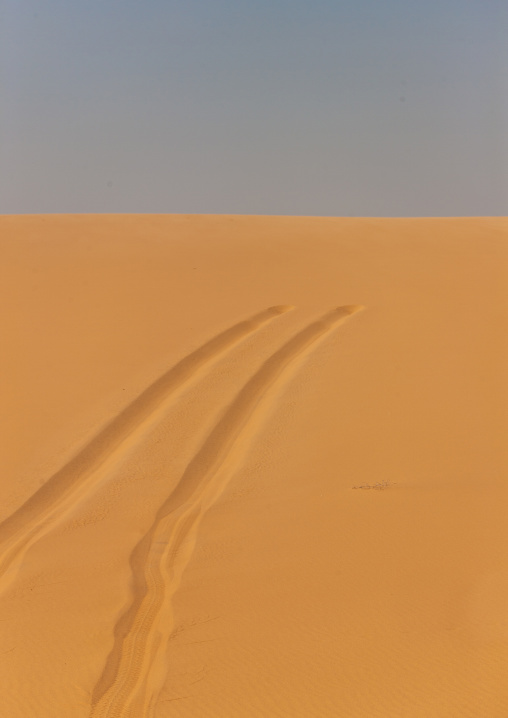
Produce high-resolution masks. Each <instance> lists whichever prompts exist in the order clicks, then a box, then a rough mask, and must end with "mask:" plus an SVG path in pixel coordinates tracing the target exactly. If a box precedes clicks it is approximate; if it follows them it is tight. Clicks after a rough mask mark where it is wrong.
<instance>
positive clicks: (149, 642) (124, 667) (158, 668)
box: [90, 306, 362, 718]
mask: <svg viewBox="0 0 508 718" xmlns="http://www.w3.org/2000/svg"><path fill="white" fill-rule="evenodd" d="M359 309H362V307H357V306H355V307H339V308H338V309H335V310H333V311H332V312H329V313H328V314H326V315H325V316H324V317H323V318H321V319H320V320H318V321H316V322H313V323H312V324H310V325H309V326H307V327H306V328H305V329H303V330H302V331H300V332H299V333H298V334H296V336H294V337H293V338H292V339H290V340H289V341H288V342H287V343H286V344H285V345H284V346H283V347H282V348H281V349H279V350H278V351H276V352H275V353H274V354H273V355H272V356H271V357H269V359H267V360H266V361H265V362H264V364H263V365H262V366H261V368H260V369H259V370H258V371H257V372H256V373H255V374H254V376H253V377H252V378H251V379H250V380H249V381H248V382H247V383H246V384H245V386H244V387H243V389H242V390H241V391H240V392H239V394H238V395H237V396H236V398H235V399H234V401H233V402H232V403H231V404H230V406H229V407H228V409H227V410H226V412H225V414H224V415H223V416H222V418H221V419H220V420H219V421H218V423H217V424H216V426H215V427H214V429H213V430H212V431H211V433H210V434H209V436H208V438H207V439H206V441H205V442H204V444H203V446H202V447H201V449H200V450H199V451H198V452H197V454H196V455H195V457H194V458H193V459H192V461H191V462H190V463H189V465H188V466H187V469H186V470H185V472H184V473H183V475H182V477H181V479H180V481H179V482H178V484H177V486H176V487H175V489H174V490H173V491H172V493H171V494H170V496H169V497H168V498H167V500H166V501H165V502H164V503H163V504H162V506H161V507H160V508H159V510H158V512H157V514H156V517H155V520H154V523H153V524H152V526H151V528H150V529H149V530H148V532H147V533H146V534H145V536H144V537H143V538H142V539H141V541H140V542H139V543H138V544H137V546H136V547H135V548H134V550H133V552H132V554H131V558H130V565H131V572H132V587H133V588H132V591H133V595H132V602H131V604H130V606H129V608H128V609H127V611H126V612H125V613H124V614H123V615H122V616H121V617H120V619H119V620H118V622H117V624H116V626H115V640H114V645H113V649H112V651H111V653H110V655H109V657H108V659H107V661H106V666H105V668H104V671H103V674H102V676H101V677H100V679H99V681H98V683H97V685H96V687H95V690H94V694H93V697H92V709H91V713H90V718H146V717H147V716H149V715H151V714H152V712H153V708H154V706H155V705H156V700H157V696H158V694H159V692H160V690H161V688H162V685H163V681H164V678H165V661H166V648H167V644H168V641H169V640H170V637H171V634H172V631H173V615H172V604H171V597H172V596H173V595H174V593H175V591H176V590H177V589H178V587H179V585H180V580H181V576H182V573H183V571H184V569H185V566H186V565H187V563H188V561H189V560H190V557H191V555H192V552H193V549H194V545H195V540H196V535H197V529H198V526H199V523H200V520H201V517H202V516H203V514H204V513H205V511H206V509H207V508H208V507H209V506H210V505H211V504H212V503H213V501H214V500H215V499H216V498H217V496H218V495H219V494H220V493H221V491H222V490H223V488H224V486H225V485H226V484H227V480H228V478H229V477H226V478H225V479H224V478H223V480H222V483H221V481H220V480H218V478H217V477H219V478H220V475H221V473H224V472H222V470H223V469H224V468H225V467H226V464H227V462H228V459H229V457H230V454H231V453H232V450H233V448H234V447H235V445H236V444H237V442H238V440H239V438H240V436H242V435H243V434H245V433H247V432H246V429H247V428H248V427H249V425H250V423H251V419H252V417H253V415H254V414H255V413H256V410H257V409H258V407H259V406H260V404H261V403H262V401H263V400H264V398H265V396H266V394H267V392H268V390H269V389H270V388H271V387H272V386H273V385H274V384H275V383H276V382H277V380H278V379H279V378H281V377H282V376H284V377H285V378H287V375H288V373H289V372H288V370H289V368H290V366H291V365H292V364H293V363H294V362H295V361H296V360H297V359H298V358H301V357H302V356H303V355H305V354H307V353H309V352H310V351H311V350H312V348H313V346H314V345H315V343H316V342H317V341H318V340H319V339H321V338H322V337H324V336H326V335H327V334H329V333H330V332H331V331H332V330H333V329H334V328H335V327H337V326H338V325H339V324H341V323H342V322H343V321H344V320H345V319H347V318H348V317H349V316H350V315H351V314H353V313H354V312H356V311H358V310H359ZM252 433H253V431H252V430H251V432H250V435H252ZM250 435H249V436H250ZM161 546H164V548H163V549H161Z"/></svg>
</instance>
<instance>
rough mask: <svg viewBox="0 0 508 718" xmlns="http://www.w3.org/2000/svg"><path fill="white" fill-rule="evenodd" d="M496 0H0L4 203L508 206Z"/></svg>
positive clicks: (126, 207)
mask: <svg viewBox="0 0 508 718" xmlns="http://www.w3.org/2000/svg"><path fill="white" fill-rule="evenodd" d="M507 37H508V3H507V2H506V0H425V1H424V2H422V1H421V0H418V2H417V1H416V0H179V1H175V0H144V1H143V2H141V1H140V0H136V1H134V0H86V2H70V1H69V0H45V1H44V2H40V0H22V1H21V2H20V0H1V4H0V48H1V49H0V95H1V97H0V106H1V109H0V213H3V214H25V213H26V214H33V213H68V212H69V213H88V212H100V213H101V212H106V213H109V212H134V213H145V212H156V213H192V214H194V213H199V214H201V213H206V214H209V213H212V214H223V213H225V214H267V215H276V214H280V215H314V216H376V217H395V216H406V217H407V216H418V217H421V216H481V215H487V216H489V215H507V214H508V42H507Z"/></svg>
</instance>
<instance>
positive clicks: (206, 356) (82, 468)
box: [0, 306, 293, 590]
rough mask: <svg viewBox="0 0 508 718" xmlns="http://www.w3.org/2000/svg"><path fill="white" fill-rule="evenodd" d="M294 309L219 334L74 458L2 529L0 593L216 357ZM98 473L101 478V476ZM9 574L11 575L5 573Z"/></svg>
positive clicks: (256, 317) (267, 312) (282, 308)
mask: <svg viewBox="0 0 508 718" xmlns="http://www.w3.org/2000/svg"><path fill="white" fill-rule="evenodd" d="M292 308H293V307H290V306H280V307H270V308H269V309H266V310H264V311H262V312H259V313H258V314H255V315H254V316H253V317H251V318H250V319H247V320H245V321H242V322H239V323H238V324H235V325H234V326H232V327H230V328H229V329H226V330H225V331H224V332H221V333H220V334H218V335H217V336H215V337H214V338H213V339H210V341H208V342H206V343H205V344H203V346H201V347H200V348H199V349H196V350H195V351H193V352H192V353H191V354H188V355H187V356H186V357H185V358H184V359H182V360H181V361H180V362H178V364H176V365H175V366H174V367H172V368H171V369H169V371H167V372H166V373H165V374H163V375H162V376H161V377H159V379H157V380H156V381H155V382H154V383H153V384H151V385H150V386H149V387H148V388H147V389H145V390H144V391H143V392H142V393H141V394H140V395H139V396H138V397H137V398H136V399H134V401H133V402H132V403H131V404H129V405H128V406H127V407H126V408H125V409H123V410H122V411H121V412H120V413H119V414H118V415H117V416H116V417H115V418H114V419H112V420H111V421H110V423H109V424H108V425H107V426H106V427H105V428H104V429H102V430H101V431H100V432H99V433H98V434H97V435H96V436H95V437H94V438H93V439H92V440H91V441H90V442H89V443H88V444H87V445H86V446H85V447H84V448H83V449H82V450H81V451H80V452H79V453H78V454H76V456H74V457H73V458H72V459H71V460H70V461H69V462H68V463H67V464H65V466H63V467H62V468H61V469H59V470H58V471H57V472H56V473H55V474H53V476H51V477H50V478H49V479H48V480H47V481H46V483H45V484H44V485H43V486H41V488H40V489H38V491H36V492H35V493H34V494H33V495H32V496H31V497H30V498H29V499H27V501H25V503H24V504H23V505H22V506H20V508H19V509H17V511H15V512H14V513H13V514H11V516H9V517H8V518H7V519H5V520H4V521H3V522H2V523H1V524H0V590H1V589H2V588H5V586H6V585H8V583H9V582H10V580H12V578H13V575H14V569H15V568H16V567H17V566H19V564H20V562H21V561H22V559H23V556H24V554H25V553H26V551H27V550H28V548H29V547H30V546H31V545H32V544H33V543H34V542H35V541H37V540H38V539H40V538H41V537H42V536H43V535H44V534H46V533H48V532H49V531H50V530H51V529H53V528H54V527H55V526H56V525H57V524H58V523H59V522H60V521H61V520H62V519H63V518H64V517H65V515H66V513H67V512H68V511H69V509H72V508H74V507H75V506H76V505H78V504H79V502H80V501H81V500H82V499H83V498H86V497H88V496H89V494H90V493H91V492H92V491H93V490H94V489H95V488H96V486H97V483H98V481H99V480H100V478H101V476H102V473H104V470H105V469H107V468H108V467H109V466H112V467H114V464H115V463H117V462H118V461H119V460H120V459H121V458H122V457H123V455H124V454H125V453H127V452H128V451H129V450H130V449H131V448H132V446H133V445H134V444H135V443H136V442H137V440H138V439H139V438H140V436H141V435H142V434H143V433H144V432H145V430H146V428H147V427H148V426H151V425H152V423H153V422H154V421H155V420H156V419H157V417H158V414H159V411H160V410H163V409H165V408H166V406H167V402H168V400H169V399H170V398H171V397H173V396H174V395H175V394H177V393H178V392H179V391H180V390H181V389H183V388H184V387H185V386H187V385H188V384H189V383H190V382H191V381H192V380H193V379H194V378H195V377H196V376H198V375H199V374H200V373H201V371H202V370H204V369H206V368H207V367H208V366H209V365H210V364H211V363H212V362H213V361H214V360H215V359H216V358H217V357H219V356H220V355H221V354H224V353H225V352H227V351H228V350H229V349H232V348H233V347H234V346H236V345H237V344H238V343H239V342H241V341H242V340H243V339H245V338H246V337H248V336H249V335H250V334H253V333H254V332H256V331H257V330H258V329H260V328H261V327H262V326H263V325H265V324H266V323H268V322H270V321H272V320H273V319H275V318H276V317H278V316H279V315H281V314H283V313H285V312H287V311H289V310H291V309H292ZM101 472H102V473H101ZM9 569H12V570H11V571H9Z"/></svg>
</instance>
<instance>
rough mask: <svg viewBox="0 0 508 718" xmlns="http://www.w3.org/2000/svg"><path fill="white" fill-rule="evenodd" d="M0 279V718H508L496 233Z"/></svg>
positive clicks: (64, 221) (500, 230)
mask: <svg viewBox="0 0 508 718" xmlns="http://www.w3.org/2000/svg"><path fill="white" fill-rule="evenodd" d="M0 253H1V262H0V307H1V314H2V320H1V322H2V328H1V335H2V345H3V347H2V352H1V356H0V369H1V372H0V374H1V382H2V387H1V397H2V400H1V408H0V421H1V427H0V430H1V436H2V449H1V452H0V522H1V523H0V607H1V609H0V670H1V676H2V681H1V684H2V689H1V691H0V715H1V716H6V717H7V716H8V717H9V718H31V717H33V718H106V717H107V718H120V717H122V718H124V717H125V718H138V717H139V718H173V717H174V718H238V717H242V716H246V717H250V716H252V717H256V718H271V717H272V716H273V717H279V716H280V717H281V718H283V717H287V718H300V717H302V718H303V717H305V718H309V717H310V718H329V717H332V716H333V717H335V716H340V718H506V717H507V716H508V520H507V507H508V471H507V469H508V461H507V459H508V442H507V430H508V374H507V366H508V333H507V329H508V293H507V287H508V220H505V219H496V218H492V219H488V218H484V219H399V220H396V219H395V220H389V219H383V220H374V219H358V220H357V219H305V218H278V217H271V218H270V217H228V216H207V217H198V216H150V215H146V216H39V217H37V216H33V217H30V216H27V217H2V218H0Z"/></svg>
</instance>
